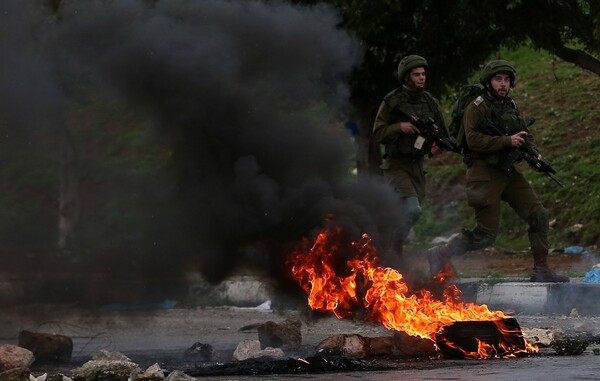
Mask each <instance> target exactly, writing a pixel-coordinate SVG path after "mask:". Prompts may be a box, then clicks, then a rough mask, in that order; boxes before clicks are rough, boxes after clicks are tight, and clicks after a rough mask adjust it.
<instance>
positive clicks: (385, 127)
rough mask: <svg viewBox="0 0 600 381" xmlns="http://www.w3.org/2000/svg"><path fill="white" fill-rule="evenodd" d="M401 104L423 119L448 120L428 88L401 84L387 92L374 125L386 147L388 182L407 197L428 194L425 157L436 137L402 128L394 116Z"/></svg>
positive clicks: (440, 122) (384, 160) (383, 165)
mask: <svg viewBox="0 0 600 381" xmlns="http://www.w3.org/2000/svg"><path fill="white" fill-rule="evenodd" d="M395 108H398V109H400V110H402V111H403V112H405V113H406V114H408V115H416V116H417V117H419V118H420V119H422V120H427V118H433V119H434V120H435V121H436V122H437V123H438V125H440V126H442V128H445V126H444V120H443V117H442V113H441V110H440V106H439V103H438V101H437V100H436V99H435V98H434V97H433V96H432V95H431V94H430V93H428V92H427V91H411V90H409V89H408V88H406V87H404V86H403V87H400V88H397V89H395V90H394V91H392V92H390V93H389V94H387V95H386V96H385V97H384V99H383V102H382V103H381V105H380V107H379V111H378V113H377V117H376V118H375V123H374V126H373V139H374V141H375V142H376V143H379V144H380V145H381V147H382V150H381V151H382V161H381V166H380V168H381V169H382V170H383V175H384V177H385V179H386V181H387V182H388V183H390V184H391V185H392V186H393V187H394V189H395V190H396V192H398V194H399V195H400V196H401V197H403V198H405V197H417V198H418V199H419V201H422V200H423V198H424V197H425V171H424V170H423V158H424V157H425V155H429V153H430V152H431V146H432V144H433V141H432V139H430V138H428V139H424V138H423V137H421V136H420V135H417V134H405V133H403V132H402V131H401V130H400V120H399V119H398V118H397V117H395V116H394V111H393V110H394V109H395Z"/></svg>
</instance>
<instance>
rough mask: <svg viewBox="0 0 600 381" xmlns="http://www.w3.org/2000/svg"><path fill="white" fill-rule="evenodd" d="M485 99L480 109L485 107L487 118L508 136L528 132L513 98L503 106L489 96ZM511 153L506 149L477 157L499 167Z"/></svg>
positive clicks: (484, 97) (508, 99)
mask: <svg viewBox="0 0 600 381" xmlns="http://www.w3.org/2000/svg"><path fill="white" fill-rule="evenodd" d="M483 99H484V102H482V104H481V105H480V106H479V107H485V115H486V117H487V118H489V120H490V121H491V122H492V123H493V124H494V125H495V126H496V127H498V128H499V129H500V130H501V131H502V132H504V134H505V135H506V136H511V135H514V134H516V133H517V132H520V131H526V130H527V125H526V123H525V121H524V120H523V118H521V116H520V114H519V108H518V107H517V104H516V103H515V101H514V100H513V99H512V98H510V97H506V100H505V101H504V102H502V103H501V104H499V103H496V102H494V101H493V99H491V98H490V97H489V95H487V94H486V95H483ZM509 151H510V150H509V149H505V150H502V151H498V152H493V153H485V154H484V153H478V154H477V156H478V157H482V158H483V159H484V160H485V162H486V163H488V164H489V165H491V166H493V167H498V166H501V165H502V164H503V163H504V161H505V160H506V157H507V155H508V153H509Z"/></svg>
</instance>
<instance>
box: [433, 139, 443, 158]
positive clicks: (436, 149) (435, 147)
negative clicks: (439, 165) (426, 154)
mask: <svg viewBox="0 0 600 381" xmlns="http://www.w3.org/2000/svg"><path fill="white" fill-rule="evenodd" d="M442 151H444V149H443V148H442V147H440V146H438V145H437V144H436V143H435V142H433V144H432V145H431V154H432V155H437V154H438V153H442Z"/></svg>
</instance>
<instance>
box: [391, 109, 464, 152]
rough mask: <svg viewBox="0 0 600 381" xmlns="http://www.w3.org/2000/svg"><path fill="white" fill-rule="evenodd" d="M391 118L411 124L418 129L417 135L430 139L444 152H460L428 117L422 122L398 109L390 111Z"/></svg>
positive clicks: (444, 132)
mask: <svg viewBox="0 0 600 381" xmlns="http://www.w3.org/2000/svg"><path fill="white" fill-rule="evenodd" d="M392 116H393V117H396V119H398V120H401V121H403V122H411V123H412V124H413V125H414V126H415V127H417V128H418V129H419V134H420V135H421V136H423V137H424V138H431V139H433V141H435V143H436V144H437V145H438V146H440V147H441V148H443V149H445V150H446V151H453V152H460V148H459V147H458V145H457V144H456V143H454V142H453V141H452V140H451V139H450V138H449V137H448V135H447V134H446V131H445V130H444V129H442V128H441V127H440V126H438V125H437V124H436V123H435V120H433V118H431V117H429V118H427V120H426V121H423V120H422V119H421V118H419V117H418V116H416V115H409V114H407V113H405V112H404V111H402V110H400V109H399V108H398V107H394V109H393V110H392Z"/></svg>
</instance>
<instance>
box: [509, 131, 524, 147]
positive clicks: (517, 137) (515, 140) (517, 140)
mask: <svg viewBox="0 0 600 381" xmlns="http://www.w3.org/2000/svg"><path fill="white" fill-rule="evenodd" d="M526 137H527V132H526V131H520V132H517V133H516V134H514V135H511V137H510V143H511V144H512V146H513V147H521V146H522V145H523V143H525V138H526Z"/></svg>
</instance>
